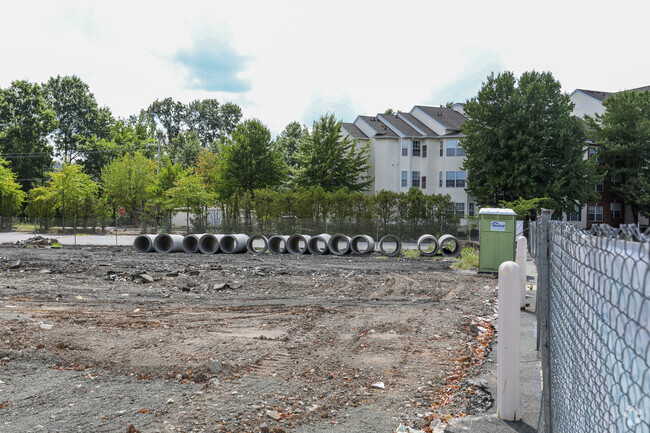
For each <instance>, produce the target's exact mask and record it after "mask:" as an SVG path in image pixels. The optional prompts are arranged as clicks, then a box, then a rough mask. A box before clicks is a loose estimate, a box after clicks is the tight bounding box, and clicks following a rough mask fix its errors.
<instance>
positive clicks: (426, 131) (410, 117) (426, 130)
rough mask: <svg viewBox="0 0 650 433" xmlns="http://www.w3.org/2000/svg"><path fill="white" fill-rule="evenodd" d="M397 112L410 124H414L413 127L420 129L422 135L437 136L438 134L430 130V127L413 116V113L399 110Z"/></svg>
mask: <svg viewBox="0 0 650 433" xmlns="http://www.w3.org/2000/svg"><path fill="white" fill-rule="evenodd" d="M398 114H399V115H400V116H401V117H403V118H404V119H406V120H407V121H408V122H410V123H411V124H413V125H415V127H416V128H418V129H419V130H420V131H423V132H424V135H426V136H427V137H437V136H438V134H436V133H435V131H432V130H431V129H429V127H428V126H427V125H425V124H424V123H422V122H420V121H419V120H418V118H417V117H415V116H414V115H412V114H411V113H404V112H402V111H400V112H398Z"/></svg>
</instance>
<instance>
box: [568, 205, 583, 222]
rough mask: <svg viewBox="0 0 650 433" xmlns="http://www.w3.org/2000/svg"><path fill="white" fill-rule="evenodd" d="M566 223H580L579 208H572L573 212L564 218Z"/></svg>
mask: <svg viewBox="0 0 650 433" xmlns="http://www.w3.org/2000/svg"><path fill="white" fill-rule="evenodd" d="M566 220H567V221H581V220H582V210H581V209H580V206H577V205H576V206H574V207H573V212H572V213H570V214H569V215H567V218H566Z"/></svg>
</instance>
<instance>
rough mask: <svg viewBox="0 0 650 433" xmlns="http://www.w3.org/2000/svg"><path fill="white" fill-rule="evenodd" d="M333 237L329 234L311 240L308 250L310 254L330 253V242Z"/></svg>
mask: <svg viewBox="0 0 650 433" xmlns="http://www.w3.org/2000/svg"><path fill="white" fill-rule="evenodd" d="M331 237H332V236H331V235H328V234H327V233H323V234H322V235H318V236H314V237H312V238H311V239H309V242H308V243H307V248H308V249H309V252H310V253H312V254H316V255H322V254H327V253H329V252H330V250H329V246H328V242H329V240H330V238H331Z"/></svg>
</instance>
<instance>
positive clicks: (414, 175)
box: [411, 171, 420, 188]
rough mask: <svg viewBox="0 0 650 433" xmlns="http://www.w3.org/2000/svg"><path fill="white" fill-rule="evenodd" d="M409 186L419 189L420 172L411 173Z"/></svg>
mask: <svg viewBox="0 0 650 433" xmlns="http://www.w3.org/2000/svg"><path fill="white" fill-rule="evenodd" d="M411 186H414V187H416V188H419V187H420V172H419V171H414V172H413V173H411Z"/></svg>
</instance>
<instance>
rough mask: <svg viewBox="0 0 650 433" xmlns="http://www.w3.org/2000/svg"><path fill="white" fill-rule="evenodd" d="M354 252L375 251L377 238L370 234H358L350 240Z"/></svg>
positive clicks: (366, 252)
mask: <svg viewBox="0 0 650 433" xmlns="http://www.w3.org/2000/svg"><path fill="white" fill-rule="evenodd" d="M350 249H351V250H352V253H353V254H368V253H373V252H374V251H375V240H374V239H373V238H372V237H370V236H368V235H356V236H355V237H353V238H352V240H351V241H350Z"/></svg>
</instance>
